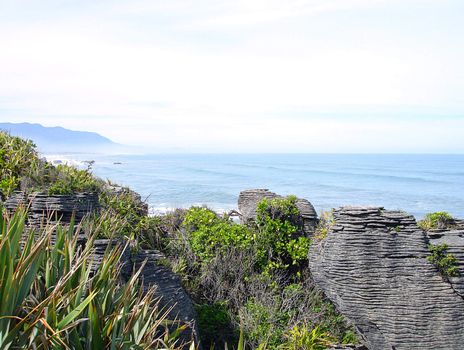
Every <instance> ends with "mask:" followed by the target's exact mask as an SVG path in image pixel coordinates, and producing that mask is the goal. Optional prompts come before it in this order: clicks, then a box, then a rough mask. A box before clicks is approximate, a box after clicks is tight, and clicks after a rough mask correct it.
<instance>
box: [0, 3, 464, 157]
mask: <svg viewBox="0 0 464 350" xmlns="http://www.w3.org/2000/svg"><path fill="white" fill-rule="evenodd" d="M0 120H1V121H11V122H21V121H29V122H38V123H42V124H44V125H47V126H55V125H61V126H64V127H68V128H71V129H78V130H90V131H97V132H99V133H102V134H103V135H105V136H108V137H110V138H112V139H113V140H115V141H117V142H120V143H126V144H138V145H146V146H150V149H153V150H155V151H166V150H167V151H176V150H177V151H194V152H205V151H207V152H222V151H228V152H234V151H235V152H295V151H297V152H461V153H462V152H464V137H463V135H462V134H463V133H464V1H463V0H455V1H448V0H440V1H437V0H384V1H382V0H280V1H274V0H266V1H264V0H256V1H254V0H239V1H232V0H229V1H223V0H215V1H213V0H113V1H109V0H100V1H98V0H40V1H39V0H0Z"/></svg>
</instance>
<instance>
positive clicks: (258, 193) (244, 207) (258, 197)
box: [238, 189, 318, 235]
mask: <svg viewBox="0 0 464 350" xmlns="http://www.w3.org/2000/svg"><path fill="white" fill-rule="evenodd" d="M264 198H267V199H274V198H282V196H279V195H278V194H276V193H274V192H271V191H269V190H267V189H252V190H245V191H242V192H240V195H239V197H238V210H239V212H240V214H241V217H240V220H241V222H242V223H250V222H253V221H255V220H256V209H257V207H258V203H259V202H261V201H262V200H263V199H264ZM296 206H297V208H298V210H299V211H300V216H301V219H302V222H303V226H304V231H305V233H306V234H308V235H309V234H311V233H313V232H314V229H315V227H316V226H317V223H318V218H317V213H316V210H315V209H314V207H313V205H312V204H311V203H310V202H309V201H308V200H306V199H303V198H298V199H297V201H296Z"/></svg>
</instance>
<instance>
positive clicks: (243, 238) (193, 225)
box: [183, 207, 252, 262]
mask: <svg viewBox="0 0 464 350" xmlns="http://www.w3.org/2000/svg"><path fill="white" fill-rule="evenodd" d="M183 227H184V228H185V229H186V231H187V233H188V237H189V242H190V245H191V248H192V250H193V251H194V252H195V254H196V255H197V256H198V257H199V258H200V260H201V261H204V262H207V261H209V260H210V259H211V258H212V257H213V255H214V252H215V251H216V250H224V249H225V248H227V247H230V246H234V247H243V248H245V247H247V246H249V245H250V244H251V242H252V235H251V232H250V230H249V229H248V228H247V227H246V226H243V225H238V224H235V223H234V222H233V221H232V220H230V219H229V218H220V217H219V216H217V214H216V213H215V212H213V211H212V210H210V209H208V208H202V207H192V208H190V209H189V210H188V212H187V213H186V215H185V219H184V222H183Z"/></svg>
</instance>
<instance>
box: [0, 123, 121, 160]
mask: <svg viewBox="0 0 464 350" xmlns="http://www.w3.org/2000/svg"><path fill="white" fill-rule="evenodd" d="M0 130H6V131H8V132H9V133H10V134H11V135H14V136H20V137H23V138H26V139H30V140H32V141H33V142H34V143H35V144H36V145H37V147H38V148H39V150H40V151H41V152H44V153H61V152H92V153H99V152H111V151H116V150H117V149H121V148H123V146H121V145H119V144H117V143H114V142H113V141H111V140H110V139H108V138H106V137H104V136H102V135H100V134H97V133H95V132H88V131H74V130H69V129H65V128H62V127H60V126H57V127H45V126H42V125H40V124H31V123H0Z"/></svg>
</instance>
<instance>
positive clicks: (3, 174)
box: [0, 131, 39, 198]
mask: <svg viewBox="0 0 464 350" xmlns="http://www.w3.org/2000/svg"><path fill="white" fill-rule="evenodd" d="M38 162H39V158H38V156H37V151H36V150H35V145H34V143H33V142H32V141H30V140H23V139H21V138H19V137H14V136H10V135H9V134H8V133H6V132H4V131H0V195H1V196H3V197H4V198H5V197H8V196H9V195H10V194H11V192H12V191H14V190H16V189H18V188H19V186H20V184H21V178H22V177H23V176H25V175H27V172H28V171H29V170H30V169H31V168H33V167H35V166H36V164H37V163H38Z"/></svg>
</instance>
